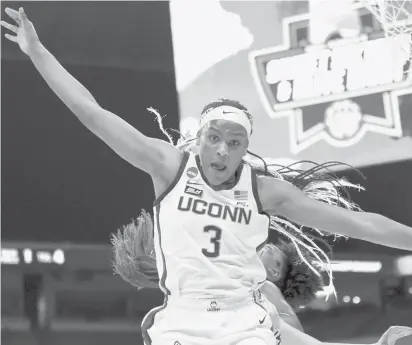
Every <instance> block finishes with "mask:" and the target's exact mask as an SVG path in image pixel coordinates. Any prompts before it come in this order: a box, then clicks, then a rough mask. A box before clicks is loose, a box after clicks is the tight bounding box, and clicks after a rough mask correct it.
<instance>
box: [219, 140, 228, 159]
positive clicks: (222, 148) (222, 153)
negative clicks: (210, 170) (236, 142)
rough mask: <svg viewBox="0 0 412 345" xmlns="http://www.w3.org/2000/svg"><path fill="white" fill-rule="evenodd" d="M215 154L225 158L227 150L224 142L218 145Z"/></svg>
mask: <svg viewBox="0 0 412 345" xmlns="http://www.w3.org/2000/svg"><path fill="white" fill-rule="evenodd" d="M217 154H218V155H219V156H221V157H225V156H227V154H228V148H227V145H226V143H225V142H222V143H220V145H219V147H218V148H217Z"/></svg>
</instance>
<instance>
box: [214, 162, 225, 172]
mask: <svg viewBox="0 0 412 345" xmlns="http://www.w3.org/2000/svg"><path fill="white" fill-rule="evenodd" d="M210 166H211V167H212V168H213V169H215V170H217V171H225V170H226V168H227V167H226V165H225V164H223V163H212V164H210Z"/></svg>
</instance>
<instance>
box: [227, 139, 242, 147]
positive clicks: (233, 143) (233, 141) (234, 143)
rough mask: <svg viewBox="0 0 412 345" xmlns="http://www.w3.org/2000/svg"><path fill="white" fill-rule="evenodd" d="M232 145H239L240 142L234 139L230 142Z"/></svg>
mask: <svg viewBox="0 0 412 345" xmlns="http://www.w3.org/2000/svg"><path fill="white" fill-rule="evenodd" d="M229 144H230V146H239V145H240V143H239V142H238V141H237V140H232V141H231V142H230V143H229Z"/></svg>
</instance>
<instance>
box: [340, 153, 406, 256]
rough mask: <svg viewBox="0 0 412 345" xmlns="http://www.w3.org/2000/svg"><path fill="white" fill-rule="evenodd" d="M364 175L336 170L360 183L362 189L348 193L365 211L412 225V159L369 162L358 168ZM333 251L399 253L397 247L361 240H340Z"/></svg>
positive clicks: (351, 171)
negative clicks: (383, 162)
mask: <svg viewBox="0 0 412 345" xmlns="http://www.w3.org/2000/svg"><path fill="white" fill-rule="evenodd" d="M361 173H362V174H363V175H364V178H362V177H360V175H359V173H358V172H356V171H354V170H347V171H342V172H340V173H338V175H339V176H344V177H346V178H347V179H348V180H349V181H351V182H355V183H359V184H361V185H362V186H364V187H365V189H366V190H365V191H361V192H356V191H353V192H352V193H351V197H352V199H353V201H355V202H356V203H357V204H358V205H359V206H361V208H362V209H363V210H364V211H368V212H374V213H380V214H382V215H384V216H386V217H389V218H391V219H393V220H396V221H397V222H400V223H403V224H405V225H408V226H410V227H412V212H411V205H412V180H411V178H412V160H407V161H403V162H396V163H391V164H384V165H376V166H370V167H366V168H363V169H361ZM335 250H336V251H341V252H342V251H343V252H347V251H350V252H385V253H388V254H390V253H393V254H397V253H400V252H399V251H397V250H394V249H390V248H386V247H383V246H378V245H373V244H370V243H367V242H364V241H356V240H348V241H343V240H341V241H339V243H338V245H336V246H335Z"/></svg>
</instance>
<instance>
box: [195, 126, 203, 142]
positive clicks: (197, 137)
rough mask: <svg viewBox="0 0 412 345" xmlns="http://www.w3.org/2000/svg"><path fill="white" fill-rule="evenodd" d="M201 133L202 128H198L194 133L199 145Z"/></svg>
mask: <svg viewBox="0 0 412 345" xmlns="http://www.w3.org/2000/svg"><path fill="white" fill-rule="evenodd" d="M201 135H202V129H199V130H198V131H197V134H196V145H197V146H199V145H200V136H201Z"/></svg>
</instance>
